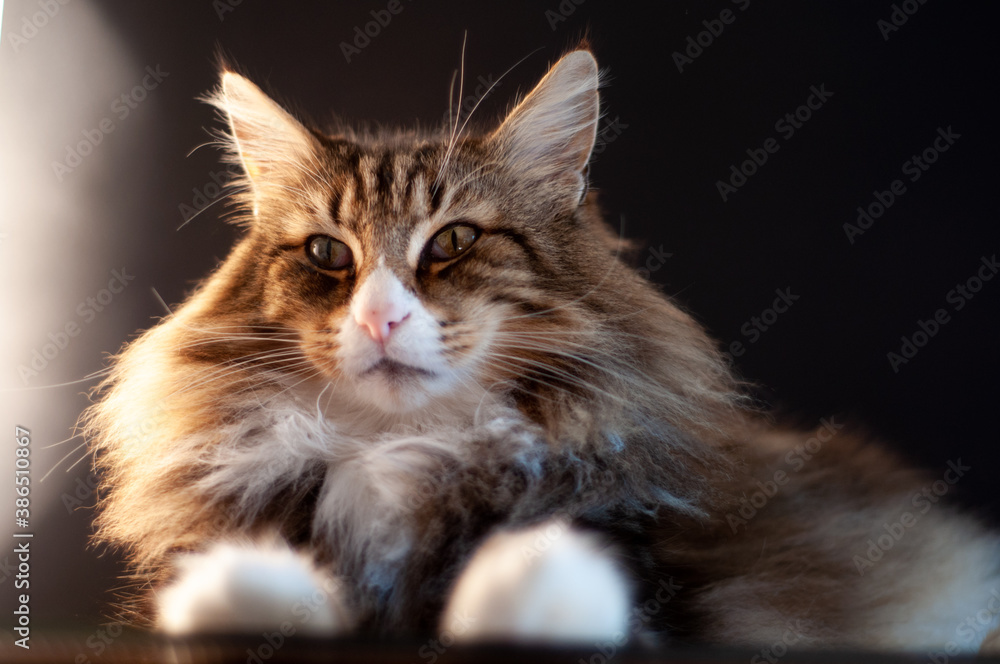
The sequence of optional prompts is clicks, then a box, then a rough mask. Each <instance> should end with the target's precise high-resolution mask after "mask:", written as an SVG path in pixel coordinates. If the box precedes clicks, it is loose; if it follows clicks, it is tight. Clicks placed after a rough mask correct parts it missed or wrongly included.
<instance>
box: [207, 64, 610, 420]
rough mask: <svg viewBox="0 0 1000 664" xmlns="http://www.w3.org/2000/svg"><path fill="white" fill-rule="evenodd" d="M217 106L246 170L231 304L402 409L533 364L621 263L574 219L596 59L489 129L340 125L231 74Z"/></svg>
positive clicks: (555, 74) (552, 79)
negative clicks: (329, 126) (319, 127)
mask: <svg viewBox="0 0 1000 664" xmlns="http://www.w3.org/2000/svg"><path fill="white" fill-rule="evenodd" d="M211 101H212V102H213V103H214V104H215V105H216V106H217V107H218V108H219V109H220V110H221V111H222V113H223V115H224V117H225V119H226V121H227V122H228V125H229V130H228V132H227V143H228V145H229V149H230V152H231V157H232V158H233V159H234V160H235V161H236V162H237V163H238V165H239V166H240V167H241V168H242V169H243V171H244V172H245V174H246V179H245V181H244V182H243V183H242V184H243V187H242V189H243V191H242V193H241V194H240V197H241V205H242V208H243V213H242V215H241V217H240V220H241V223H243V224H244V225H245V226H246V227H247V228H248V233H247V236H246V238H245V239H244V241H243V242H242V243H241V244H240V246H239V247H238V248H237V249H236V251H234V253H233V254H232V255H231V257H230V258H229V260H228V261H227V265H226V266H224V267H223V269H222V270H221V271H220V274H219V275H217V277H216V280H217V281H218V279H219V277H224V275H227V274H235V273H239V278H234V279H230V280H226V279H224V278H223V279H222V281H223V282H225V283H226V286H227V287H226V288H224V289H222V290H224V291H225V296H224V297H221V298H219V306H220V307H221V308H222V309H223V310H229V311H230V312H232V313H237V314H238V313H239V312H243V313H245V314H246V315H247V319H248V320H247V322H248V323H251V322H253V323H255V324H257V325H258V326H259V327H258V329H260V330H261V331H262V333H263V332H264V331H266V330H267V329H276V328H284V329H287V330H297V331H299V333H300V348H301V351H302V353H303V354H304V356H305V358H306V360H307V364H304V365H297V366H300V367H301V366H309V367H310V368H314V369H315V370H316V371H317V372H318V373H319V374H320V375H321V377H325V378H328V379H330V380H334V381H338V383H340V384H342V385H343V384H348V385H350V387H351V389H350V391H351V392H352V393H353V394H354V395H356V396H357V397H359V398H360V399H362V400H363V401H365V402H367V403H369V404H372V405H375V406H378V407H380V408H382V409H385V410H389V411H406V410H409V409H413V408H417V407H420V406H422V405H424V404H426V403H427V402H428V400H430V399H433V398H435V397H439V396H443V395H446V394H448V393H452V392H454V391H456V390H470V389H473V391H475V390H474V388H472V387H471V386H472V385H478V386H482V385H485V384H488V383H495V382H496V381H497V380H502V379H503V378H505V377H507V376H514V375H520V374H524V373H525V371H529V372H530V371H531V369H532V367H531V363H532V362H533V361H534V360H532V359H531V358H532V356H534V355H540V354H543V353H542V350H543V348H542V346H545V345H547V344H548V342H549V341H551V340H552V339H550V338H546V336H545V335H546V334H549V335H551V334H553V333H555V332H557V331H558V329H559V328H567V327H568V328H572V327H574V325H575V324H580V323H581V322H583V321H576V323H575V324H570V325H566V324H565V321H567V320H572V319H573V318H574V315H577V314H578V313H579V312H577V311H576V308H577V307H576V306H575V305H576V304H577V303H578V302H577V301H578V300H580V299H581V298H584V297H585V295H586V292H587V289H588V288H592V287H593V284H594V279H595V278H596V279H598V280H599V279H600V278H601V276H602V274H601V272H602V265H603V266H604V267H603V270H604V273H606V264H607V263H608V257H609V256H610V252H609V251H608V247H607V244H606V238H605V237H604V236H603V235H602V233H603V231H600V230H596V229H594V228H589V227H587V226H588V222H587V221H585V220H583V219H581V218H580V215H578V214H577V210H578V208H579V207H580V206H581V204H582V203H583V201H584V198H585V194H586V189H587V183H586V168H587V163H588V160H589V158H590V153H591V149H592V147H593V145H594V140H595V134H596V129H597V122H598V112H599V111H598V69H597V65H596V62H595V61H594V58H593V56H592V55H591V54H590V53H589V52H587V51H584V50H579V51H574V52H572V53H569V54H568V55H566V56H564V57H563V58H562V59H560V60H559V61H558V62H557V63H556V64H555V65H554V66H553V67H552V68H551V70H550V71H549V72H548V74H547V75H546V76H545V77H544V78H543V79H542V81H541V82H540V83H539V84H538V85H537V87H535V89H534V90H533V91H532V92H531V93H530V94H528V95H527V96H526V97H525V98H524V99H523V100H521V101H520V103H518V104H517V105H516V107H515V108H514V109H513V110H512V111H511V112H510V113H509V115H508V116H507V117H506V118H505V119H504V120H503V121H502V122H501V123H499V126H498V127H496V128H495V129H494V130H492V131H490V132H487V133H485V134H478V135H469V134H468V133H467V132H463V131H462V130H463V127H462V123H461V122H460V121H457V122H456V123H455V124H454V125H452V126H451V127H449V128H447V129H446V130H443V131H441V132H439V133H436V134H425V135H420V134H418V133H405V132H394V133H392V134H390V135H384V134H383V135H369V134H364V135H362V134H355V133H353V132H349V133H343V134H339V135H333V136H327V135H324V134H321V133H320V132H318V131H316V130H313V129H311V128H307V127H306V126H305V125H304V124H303V123H301V122H300V121H298V120H297V119H295V118H294V117H293V116H292V115H291V114H290V113H288V112H287V111H286V110H284V109H283V108H282V107H281V106H279V105H278V104H277V103H275V102H274V101H273V100H271V99H270V98H269V97H268V96H266V95H265V94H264V93H263V92H262V91H261V90H260V89H259V88H258V87H257V86H255V85H254V84H253V83H251V82H250V81H249V80H247V79H246V78H244V77H242V76H240V75H238V74H236V73H233V72H230V71H225V72H223V75H222V82H221V86H220V88H219V90H218V92H217V94H216V95H215V96H214V97H213V98H212V100H211ZM595 263H596V264H595ZM217 290H218V289H217ZM577 317H579V316H578V315H577ZM559 320H561V321H564V322H563V323H561V324H560V323H554V321H559ZM290 364H291V363H290ZM548 377H549V378H558V377H559V376H558V375H557V374H552V375H549V376H548ZM567 378H568V377H567Z"/></svg>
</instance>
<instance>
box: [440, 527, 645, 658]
mask: <svg viewBox="0 0 1000 664" xmlns="http://www.w3.org/2000/svg"><path fill="white" fill-rule="evenodd" d="M631 595H632V593H631V590H630V586H629V583H628V580H627V579H626V577H625V575H624V574H623V573H622V571H621V570H620V569H619V567H618V566H617V564H616V563H615V561H614V560H613V559H612V557H611V555H610V554H609V553H608V551H607V550H606V549H605V548H604V547H602V545H601V543H600V541H599V540H598V538H597V537H595V536H592V535H588V534H585V533H581V532H578V531H575V530H573V529H571V528H570V527H569V526H568V525H567V524H566V523H565V522H564V521H550V522H548V523H546V524H543V525H541V526H537V527H535V528H532V529H530V530H525V531H518V532H510V533H500V534H497V535H494V536H493V537H491V538H490V539H489V540H487V541H486V543H485V544H483V545H482V547H481V548H480V549H479V550H478V551H477V552H476V554H475V555H474V556H473V558H472V560H471V561H470V563H469V565H468V566H467V568H466V569H465V571H464V572H463V573H462V575H461V577H460V578H459V580H458V583H457V584H456V586H455V590H454V591H453V593H452V596H451V599H450V601H449V603H448V608H447V609H446V610H445V613H444V616H443V618H442V621H441V631H442V633H444V632H448V633H450V635H451V636H452V637H454V638H455V639H456V640H459V641H473V640H483V639H504V638H513V639H521V640H531V641H550V642H581V641H587V642H593V641H594V640H595V639H597V640H601V639H615V638H621V637H622V635H623V634H625V633H626V627H627V624H628V616H629V611H630V610H631Z"/></svg>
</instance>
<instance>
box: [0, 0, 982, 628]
mask: <svg viewBox="0 0 1000 664" xmlns="http://www.w3.org/2000/svg"><path fill="white" fill-rule="evenodd" d="M390 9H391V10H393V11H390ZM394 12H395V13H394ZM2 14H3V23H2V27H0V86H2V97H0V135H2V140H0V210H2V213H0V271H2V280H0V283H2V284H3V286H2V287H0V298H2V299H0V311H2V312H3V319H2V320H3V326H2V328H0V334H2V335H3V338H2V344H3V347H4V349H5V351H6V352H5V353H4V365H3V367H2V371H0V381H2V382H0V389H2V395H3V399H2V407H3V423H4V427H6V430H7V433H5V434H4V435H5V436H7V441H8V442H7V443H4V444H3V445H0V474H2V477H3V479H2V480H0V485H2V486H3V487H7V486H9V485H10V483H11V481H12V478H13V469H14V452H13V449H14V444H13V440H12V438H13V430H14V427H15V426H21V427H25V428H27V429H29V430H30V432H31V434H30V435H31V457H30V459H31V471H32V475H31V477H32V482H33V484H32V494H31V501H32V502H31V508H30V513H31V516H30V526H29V528H28V529H27V531H31V532H34V533H35V538H34V540H33V543H32V546H33V557H32V577H31V584H32V585H31V595H32V604H31V607H32V608H31V610H32V615H33V621H34V622H33V625H34V626H35V628H36V629H37V630H40V631H41V630H44V629H47V628H57V627H72V628H77V629H81V630H84V631H86V630H97V629H99V627H98V626H99V625H100V624H101V623H102V622H104V621H105V620H106V617H105V616H104V614H103V613H102V612H103V611H104V610H105V609H106V607H107V604H108V602H109V601H110V600H111V599H112V596H113V590H114V588H115V587H116V586H117V585H119V584H120V581H119V580H118V579H117V577H118V575H119V574H120V573H121V571H122V570H121V568H120V566H119V563H118V560H117V559H116V557H115V555H114V554H113V552H104V551H101V550H95V549H93V548H90V547H88V545H87V538H88V535H89V533H90V528H91V518H92V510H91V509H90V508H91V507H92V506H93V504H94V501H95V497H96V494H95V492H94V489H93V484H94V482H93V479H94V478H93V477H92V476H91V475H90V459H89V458H88V457H87V456H86V454H85V452H84V449H83V448H82V447H78V446H79V445H80V444H81V442H82V441H81V440H80V439H79V438H73V439H70V440H68V441H67V440H66V439H69V438H70V437H71V436H72V435H73V433H74V432H73V425H74V422H75V420H76V418H77V416H78V414H79V412H80V410H81V409H82V408H83V407H84V406H85V405H86V403H87V397H86V392H87V390H88V388H89V387H91V386H92V385H93V384H94V381H93V380H87V379H86V377H87V376H88V375H90V374H92V373H93V372H96V371H99V370H101V369H102V368H104V367H105V366H106V359H107V356H108V354H110V353H114V352H116V351H117V350H118V349H119V348H120V347H121V345H122V344H123V343H124V342H126V341H127V340H129V339H130V338H132V337H133V335H134V334H135V333H136V332H137V331H138V330H141V329H144V328H146V327H149V326H150V325H152V324H154V323H155V320H156V317H158V316H161V315H163V314H164V313H165V310H164V308H163V306H162V305H161V304H160V302H159V301H158V299H157V296H156V295H155V294H154V289H155V293H158V294H159V296H160V297H162V298H163V300H164V301H166V302H167V303H171V304H172V303H177V302H179V301H181V300H182V299H183V298H184V295H185V293H187V292H188V291H189V290H190V289H191V288H192V286H193V284H194V283H196V281H197V280H198V279H199V278H201V277H203V276H204V275H205V274H207V273H208V272H209V271H210V270H211V269H212V268H213V267H214V266H215V265H217V264H218V262H219V260H220V259H222V258H223V257H224V256H225V255H226V252H227V251H228V248H229V247H230V246H231V244H232V242H233V240H234V238H235V237H236V233H237V231H236V229H234V228H233V227H232V226H229V225H227V224H226V223H225V222H224V221H223V216H224V215H223V212H224V210H225V206H224V203H223V202H220V201H222V200H223V198H224V195H225V192H224V191H223V190H222V188H221V187H222V185H224V184H225V182H226V179H227V174H226V173H225V168H224V166H223V165H222V164H221V163H220V160H219V154H218V153H217V152H216V151H215V150H214V149H213V148H211V147H200V148H199V146H201V145H202V144H204V143H205V142H206V141H207V140H208V135H207V133H206V129H207V128H210V127H215V126H217V125H216V124H215V120H214V119H213V114H212V112H211V110H210V109H209V108H208V107H207V106H206V105H204V104H202V103H199V102H198V101H196V97H198V96H199V95H201V94H203V93H204V92H206V91H207V90H209V89H210V88H211V87H212V86H213V85H214V84H215V82H216V75H217V74H216V70H215V54H216V53H217V52H218V51H222V52H224V53H225V54H227V56H228V57H230V58H231V59H232V60H233V61H234V62H235V63H237V64H238V65H239V67H240V68H241V69H242V70H243V71H244V72H245V73H247V74H248V75H250V76H251V77H252V78H253V79H254V80H255V81H256V82H258V83H259V84H261V85H262V86H263V87H264V88H265V89H266V90H268V91H269V92H271V93H272V94H274V96H276V97H277V98H278V99H281V100H284V101H290V102H291V106H292V107H293V108H294V109H295V110H296V111H297V112H299V113H301V114H303V115H305V116H308V117H311V118H312V119H314V120H316V121H317V122H319V123H323V121H324V120H325V119H326V118H329V117H330V114H331V113H337V114H339V115H342V116H344V117H347V118H351V119H357V120H365V121H372V122H375V123H379V124H384V125H411V124H413V123H417V122H419V123H421V124H423V125H434V124H437V123H440V122H442V121H443V120H444V118H445V117H446V115H447V111H448V88H449V82H450V80H451V78H452V75H453V72H454V71H455V70H456V69H457V68H458V66H459V63H460V53H461V48H462V41H463V34H464V33H465V32H466V31H467V34H468V37H467V46H466V52H465V88H464V96H463V99H462V106H463V108H464V109H465V110H466V111H468V110H469V109H471V107H472V106H473V105H474V104H475V103H476V101H477V100H478V99H479V97H481V96H482V94H483V93H484V91H485V89H486V88H487V87H489V85H491V84H492V83H493V82H495V81H498V80H499V83H497V85H496V86H495V87H494V88H493V92H492V93H491V94H489V95H488V97H487V98H486V99H484V100H483V102H482V104H481V106H480V108H479V110H477V111H476V117H477V118H478V119H480V120H482V121H488V120H491V119H494V118H496V117H497V116H498V115H499V114H501V113H502V112H503V110H504V109H506V108H507V107H508V105H509V104H510V103H511V101H512V100H513V99H514V98H515V96H516V95H517V94H518V93H521V92H525V91H526V90H528V89H529V88H530V86H531V85H533V84H534V82H535V81H537V79H538V78H539V77H540V76H541V75H542V74H543V73H544V71H545V69H546V67H547V65H548V64H550V63H551V62H552V61H554V60H555V59H556V58H557V57H558V56H559V55H560V54H561V53H562V52H564V51H565V50H566V49H567V48H570V47H572V46H573V45H575V44H576V43H577V42H578V41H579V39H580V38H581V37H583V36H585V35H586V36H587V37H588V38H589V40H590V42H591V44H592V46H593V49H594V51H595V53H596V55H597V58H598V61H599V62H600V64H601V66H602V67H603V68H606V69H607V72H608V74H607V78H606V83H607V84H606V87H605V88H604V89H603V91H602V106H603V112H604V118H603V120H602V125H601V131H600V138H599V142H598V148H597V150H596V152H597V154H596V155H595V159H594V161H593V164H592V171H591V179H592V183H593V187H594V188H595V189H596V190H597V191H598V192H599V194H600V197H601V202H602V205H603V207H604V208H605V210H606V212H607V218H608V220H609V221H610V222H612V223H613V224H615V225H616V226H622V227H623V228H624V233H625V235H626V236H627V237H629V238H632V239H635V240H638V241H640V242H641V245H640V249H639V250H638V251H637V252H636V255H635V257H634V260H635V265H636V267H637V269H644V270H646V271H647V272H648V273H649V274H650V278H651V279H653V280H654V281H656V282H657V283H659V284H661V285H662V287H663V289H664V291H665V292H667V293H669V294H671V295H674V296H675V297H676V298H677V300H678V301H679V302H680V303H682V305H683V306H684V307H686V308H687V309H688V310H689V311H691V312H693V313H694V315H695V316H696V317H697V318H698V319H699V320H700V321H701V322H702V323H704V325H705V326H706V327H707V328H708V329H709V330H710V331H711V333H712V334H713V335H714V336H715V337H716V338H717V339H719V340H720V344H721V345H722V346H723V347H724V348H725V349H726V350H727V351H730V352H731V353H732V355H733V356H734V357H733V360H734V363H735V367H736V369H737V370H738V371H739V372H740V373H741V374H742V375H743V376H744V377H746V378H747V379H748V380H751V381H753V382H755V383H756V384H757V385H758V386H759V391H760V395H761V397H762V398H763V399H766V400H767V401H768V402H769V403H770V404H772V405H773V406H774V407H776V408H778V409H780V410H781V411H782V412H785V413H787V414H788V415H789V417H792V418H794V419H795V420H796V421H798V422H800V423H802V424H804V425H805V426H815V425H816V424H818V422H819V420H820V418H822V417H829V416H831V415H836V416H838V417H840V418H842V419H843V420H845V421H846V420H851V421H853V422H857V423H860V424H863V425H865V426H866V427H867V428H868V429H869V430H870V431H872V432H873V433H874V434H876V435H878V436H880V437H882V438H885V439H887V440H889V441H891V444H892V445H893V447H894V448H895V449H897V450H899V451H900V452H901V453H902V454H904V455H905V456H907V457H908V458H910V459H911V460H912V461H913V462H914V463H917V464H919V465H921V466H924V467H926V468H927V469H928V471H929V473H930V474H931V475H932V476H940V474H942V473H943V472H944V470H945V468H946V463H947V462H948V461H949V460H951V461H955V460H959V459H960V460H961V463H962V464H964V465H966V466H969V467H970V468H971V470H969V471H968V472H967V473H966V475H965V476H964V477H963V478H962V479H961V481H960V482H959V483H958V484H957V485H956V486H955V487H954V488H953V490H952V491H951V495H953V496H954V497H955V498H956V499H957V500H959V501H961V502H962V503H964V504H965V505H967V506H968V507H969V508H970V509H974V510H977V511H978V512H979V513H980V514H982V515H983V518H985V519H988V520H991V521H993V522H997V521H998V520H1000V519H998V517H1000V495H998V494H997V489H996V487H997V482H996V470H995V465H996V462H997V460H998V457H1000V454H998V452H997V447H996V445H997V441H998V435H997V423H996V422H997V413H998V409H997V403H998V397H1000V389H998V387H997V370H998V368H1000V352H998V348H997V323H998V320H1000V316H998V303H1000V279H992V280H990V279H988V277H989V278H992V277H994V276H995V271H996V269H997V267H996V264H995V262H994V261H995V258H994V257H996V256H997V255H998V254H1000V229H998V224H997V213H998V207H1000V206H998V203H997V198H996V192H997V184H996V178H997V175H998V169H997V161H998V158H1000V154H998V151H1000V144H998V142H997V128H996V125H997V123H996V118H997V115H996V113H997V111H996V101H995V97H996V92H995V89H994V88H995V86H996V73H995V71H996V65H997V64H998V62H997V57H996V56H997V40H996V38H995V35H994V34H993V31H994V30H995V26H996V19H997V11H996V5H995V4H990V3H986V2H953V3H945V2H929V3H926V4H920V3H919V2H917V0H907V1H905V2H897V3H895V4H893V3H890V2H888V1H886V2H836V3H832V2H830V3H801V2H787V1H786V2H767V3H764V2H761V1H760V0H737V1H734V2H731V1H729V0H714V1H712V2H669V3H659V4H657V5H656V6H655V7H654V6H653V5H652V4H647V3H636V4H635V5H629V4H627V3H611V2H607V1H602V0H549V1H547V2H505V3H468V2H433V3H432V2H426V1H424V0H394V2H389V1H388V0H373V1H371V2H350V3H343V2H340V3H330V2H319V1H316V2H285V3H276V2H270V3H269V2H264V1H263V0H172V1H171V2H169V3H166V2H164V3H149V2H129V1H127V0H105V1H102V2H90V1H87V0H7V1H6V3H4V4H3V5H2ZM387 17H388V18H387ZM522 59H523V62H521V63H520V64H519V65H517V66H516V67H514V69H513V70H512V71H511V72H510V73H508V74H507V75H506V76H505V77H503V78H502V79H501V78H500V76H501V74H503V73H504V72H505V71H507V70H508V69H509V68H511V67H512V65H514V64H515V63H517V62H519V61H521V60H522ZM786 114H788V117H786ZM196 148H198V149H196ZM769 150H770V151H769ZM764 157H766V161H764ZM914 157H916V158H917V159H918V160H919V163H917V162H914V161H913V159H914ZM755 158H756V162H754V161H753V160H754V159H755ZM915 176H916V177H915ZM897 180H898V181H899V182H898V183H896V185H895V189H893V183H894V181H897ZM900 192H901V193H900ZM859 208H861V211H859ZM862 212H864V213H865V214H866V215H867V218H865V217H862V218H861V221H860V222H859V216H861V213H862ZM845 225H846V226H845ZM959 288H961V290H959ZM776 291H781V292H783V293H785V295H786V299H788V300H789V301H790V302H791V305H790V306H785V305H784V304H779V306H778V307H777V309H782V310H784V311H781V312H779V311H778V310H777V309H775V308H774V305H775V302H776V298H778V297H779V295H778V294H777V293H776ZM938 310H944V313H943V315H941V314H937V312H938ZM936 314H937V315H938V316H939V318H938V320H937V321H936V326H935V324H931V323H929V322H928V321H934V320H935V315H936ZM945 319H947V320H945ZM942 321H944V322H942ZM921 335H923V336H921ZM734 344H735V345H734ZM908 344H912V346H911V345H908ZM890 353H895V354H897V355H898V356H899V358H898V359H896V358H893V357H891V356H890V355H889V354H890ZM901 360H905V361H901ZM74 381H77V382H74ZM64 383H70V384H66V385H63V384H64ZM60 441H66V442H62V443H61V444H57V443H60ZM47 473H48V476H47V477H46V478H45V480H44V481H40V480H41V479H42V476H43V475H46V474H47ZM0 495H2V496H4V498H3V502H2V503H0V505H7V507H5V508H3V509H4V510H9V511H10V512H13V509H14V505H13V500H14V497H15V496H14V494H13V492H12V491H10V490H8V489H6V488H5V489H4V491H2V492H0ZM7 501H9V502H7ZM14 530H17V531H24V529H19V528H15V525H14V523H13V520H12V519H10V520H4V521H3V522H2V526H0V536H2V537H3V538H4V540H5V541H6V542H13V541H14V540H13V539H12V538H11V535H10V533H11V532H12V531H14ZM11 550H12V546H8V545H6V544H4V545H3V546H0V597H2V600H3V606H2V607H0V608H2V612H3V615H6V616H10V615H11V614H10V613H9V611H10V610H12V607H13V598H14V595H15V593H14V588H13V583H14V578H13V570H12V567H11V560H12V558H13V556H12V555H11V554H10V551H11ZM845 563H848V564H849V556H848V555H847V554H845ZM9 623H10V621H9V620H6V619H5V620H4V621H3V624H0V630H4V631H6V632H8V633H9V632H10V624H9ZM95 633H96V632H95Z"/></svg>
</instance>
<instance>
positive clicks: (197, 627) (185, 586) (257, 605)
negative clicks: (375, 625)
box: [156, 544, 352, 635]
mask: <svg viewBox="0 0 1000 664" xmlns="http://www.w3.org/2000/svg"><path fill="white" fill-rule="evenodd" d="M176 565H177V569H178V579H177V580H176V581H175V582H174V583H173V584H171V585H169V586H167V587H166V588H164V589H163V590H161V591H160V592H159V593H158V594H157V598H156V603H157V628H158V629H160V630H161V631H164V632H166V633H168V634H175V635H179V634H193V633H222V632H230V633H233V632H236V633H246V632H257V631H261V630H274V629H279V628H280V629H281V630H282V632H283V633H285V634H289V633H299V634H314V635H332V634H336V633H340V632H344V631H346V630H348V629H350V627H351V625H352V621H351V620H350V616H349V614H348V613H347V611H346V609H345V607H344V604H343V602H342V600H341V595H340V589H339V586H338V584H337V582H336V580H335V579H333V578H332V577H330V576H329V575H327V574H324V573H323V572H321V571H319V570H317V569H316V567H315V565H314V564H313V563H312V561H311V560H309V559H308V558H307V557H306V556H304V555H302V554H299V553H295V552H294V551H292V550H291V549H290V548H288V547H287V546H286V545H268V546H253V545H235V544H217V545H215V546H214V547H213V548H211V549H210V550H209V551H208V552H206V553H198V554H186V555H183V556H180V557H178V559H177V561H176Z"/></svg>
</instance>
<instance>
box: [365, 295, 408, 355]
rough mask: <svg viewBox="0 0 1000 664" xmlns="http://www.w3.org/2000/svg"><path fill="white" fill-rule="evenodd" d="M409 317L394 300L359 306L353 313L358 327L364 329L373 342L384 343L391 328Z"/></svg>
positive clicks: (390, 332)
mask: <svg viewBox="0 0 1000 664" xmlns="http://www.w3.org/2000/svg"><path fill="white" fill-rule="evenodd" d="M409 317H410V313H409V312H408V311H405V310H404V309H403V307H401V306H400V305H399V304H398V303H396V302H390V303H386V304H382V305H379V306H367V307H361V308H359V309H358V310H357V312H356V313H355V314H354V320H355V322H357V324H358V327H360V328H361V329H363V330H365V331H366V332H367V333H368V336H370V337H371V338H372V339H373V340H374V341H375V342H377V343H379V344H382V345H384V344H385V342H386V341H388V340H389V335H390V334H392V331H393V329H395V328H396V327H397V326H399V325H400V324H401V323H402V322H403V321H405V320H406V319H407V318H409Z"/></svg>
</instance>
